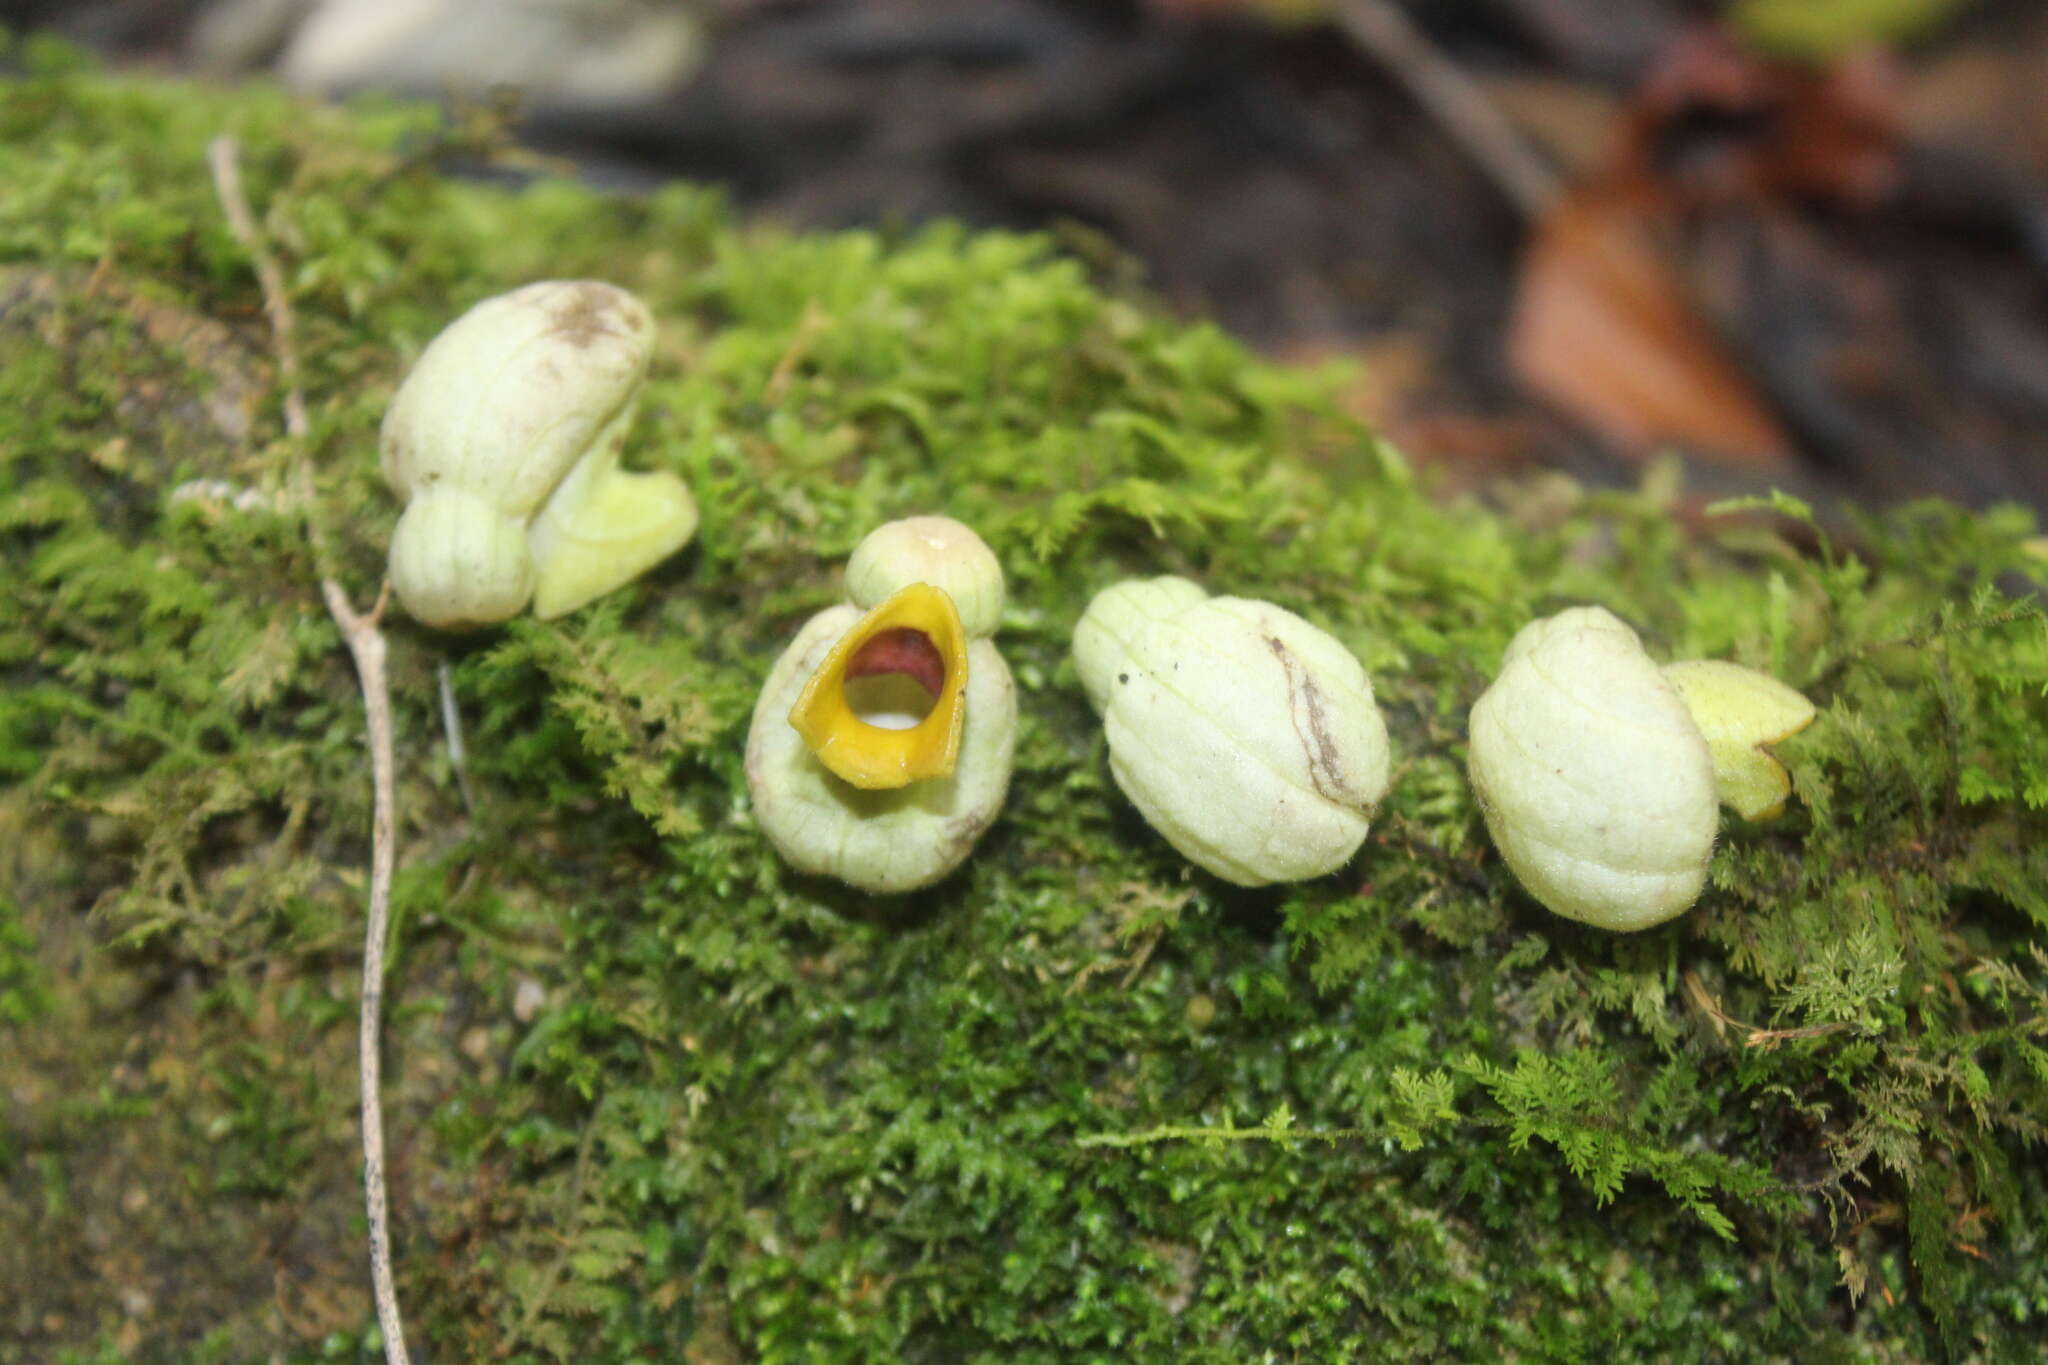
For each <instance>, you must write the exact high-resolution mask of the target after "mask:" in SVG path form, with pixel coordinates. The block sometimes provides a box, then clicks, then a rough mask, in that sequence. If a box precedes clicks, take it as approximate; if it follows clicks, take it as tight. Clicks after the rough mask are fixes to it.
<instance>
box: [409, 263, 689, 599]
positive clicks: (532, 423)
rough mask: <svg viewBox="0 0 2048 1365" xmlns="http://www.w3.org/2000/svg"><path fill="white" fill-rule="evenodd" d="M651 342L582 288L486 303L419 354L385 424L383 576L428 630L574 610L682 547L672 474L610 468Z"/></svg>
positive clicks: (617, 298) (567, 285) (642, 324)
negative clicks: (531, 609)
mask: <svg viewBox="0 0 2048 1365" xmlns="http://www.w3.org/2000/svg"><path fill="white" fill-rule="evenodd" d="M653 346H654V322H653V319H652V318H650V317H649V316H648V313H647V310H646V308H644V307H642V306H641V304H640V302H639V300H637V299H635V298H634V297H633V296H632V295H631V294H628V293H626V292H625V291H624V290H622V289H618V288H615V287H614V286H612V285H609V284H602V283H599V282H596V281H590V280H575V281H565V280H549V281H543V282H541V283H539V284H530V285H527V286H525V287H524V288H521V289H515V290H513V291H512V292H511V293H509V294H503V295H500V296H498V297H496V298H492V299H486V300H485V301H484V302H482V303H479V304H478V305H477V306H476V307H474V308H472V309H470V310H469V311H468V312H467V313H465V314H463V315H462V316H461V317H460V318H457V319H456V320H455V321H454V322H453V323H451V324H450V325H449V326H448V328H447V329H446V330H444V331H443V332H442V333H441V334H440V335H439V336H438V337H436V338H435V339H434V340H433V342H432V343H431V344H430V345H429V346H428V347H427V349H426V351H425V352H424V353H423V354H422V355H421V356H420V358H419V362H418V363H417V364H416V365H415V366H414V367H413V369H412V372H411V373H410V374H409V375H407V376H406V378H405V382H404V383H403V384H401V385H400V386H399V388H398V392H397V393H396V394H395V395H394V396H393V397H392V400H391V407H390V410H389V411H388V412H387V413H386V414H385V417H384V428H383V435H382V442H381V445H382V463H383V470H384V477H385V480H386V482H388V483H389V484H390V485H391V487H392V489H393V491H395V492H396V493H397V494H398V495H399V496H400V497H401V498H404V499H405V500H406V510H405V513H404V515H403V516H401V517H400V519H399V524H398V528H397V530H396V531H394V533H393V535H392V545H391V579H392V584H393V586H394V587H395V588H396V589H397V591H398V596H399V600H400V601H401V602H403V603H404V604H405V607H406V610H407V611H409V612H411V613H412V614H413V615H414V616H416V617H418V618H419V619H420V620H422V621H425V622H427V623H428V624H430V625H437V626H448V627H456V628H460V627H466V626H476V625H484V624H488V623H491V622H494V621H502V620H504V619H505V618H506V617H508V616H511V615H513V614H514V613H516V612H518V611H519V610H520V609H521V608H522V607H524V606H525V605H526V603H527V601H528V599H529V598H532V599H533V601H534V606H535V610H536V611H537V612H538V613H539V614H540V615H542V616H556V615H560V614H561V613H563V612H567V611H571V610H574V609H575V608H576V607H579V606H581V605H582V604H583V603H585V602H587V601H589V600H590V599H591V598H593V597H597V596H599V595H601V594H603V593H605V592H609V591H610V590H611V589H613V588H615V587H617V586H619V585H620V584H621V583H624V582H627V581H628V580H630V579H632V578H634V577H636V576H637V575H639V574H640V573H642V572H644V571H645V570H646V569H648V568H649V567H651V566H652V565H654V564H656V563H658V562H659V561H660V560H662V559H664V558H666V557H667V556H668V555H670V554H672V553H674V552H675V551H676V550H677V549H679V548H680V547H681V546H682V545H683V544H684V543H686V542H687V541H688V540H689V538H690V536H691V534H692V533H693V532H694V531H695V530H696V526H697V508H696V504H695V503H694V502H693V501H692V500H691V498H690V493H689V490H688V488H686V487H685V486H684V485H683V482H682V480H680V479H678V478H677V477H676V476H675V475H674V474H671V473H668V472H665V471H664V472H657V473H649V474H629V473H625V472H623V471H621V470H620V469H619V468H618V459H619V451H620V447H621V446H622V445H623V443H624V441H625V434H626V429H627V428H628V427H629V426H630V425H631V422H632V416H633V404H634V397H635V395H636V393H637V392H638V390H639V387H640V382H641V379H642V377H643V376H644V375H645V373H646V369H647V362H648V358H649V356H650V355H651V354H652V352H653Z"/></svg>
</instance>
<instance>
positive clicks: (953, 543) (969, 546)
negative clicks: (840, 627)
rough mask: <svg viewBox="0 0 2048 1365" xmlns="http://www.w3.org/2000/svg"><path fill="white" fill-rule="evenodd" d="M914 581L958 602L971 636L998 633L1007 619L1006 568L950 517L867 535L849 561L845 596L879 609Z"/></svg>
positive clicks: (894, 524)
mask: <svg viewBox="0 0 2048 1365" xmlns="http://www.w3.org/2000/svg"><path fill="white" fill-rule="evenodd" d="M912 583H929V584H931V585H932V586H933V587H935V588H938V589H939V590H941V591H942V592H944V593H945V594H946V595H947V596H948V597H950V598H952V599H953V607H954V610H956V611H958V612H959V613H960V625H961V628H962V629H964V630H965V631H966V632H967V634H968V635H969V636H970V637H974V638H979V637H981V636H985V635H993V634H995V632H996V626H997V625H998V624H999V623H1000V622H1001V621H1002V619H1003V566H1002V565H1001V564H1000V563H998V562H997V560H996V555H995V551H993V550H991V549H989V547H988V542H986V541H984V540H983V539H982V538H981V537H980V536H978V535H976V534H975V533H974V532H973V531H972V530H971V529H969V528H968V527H967V526H965V525H963V524H961V523H960V522H957V521H955V520H953V518H951V517H905V518H903V519H902V520H900V521H891V522H887V523H885V524H883V525H881V526H877V527H876V528H875V529H874V530H872V531H870V532H868V534H867V536H866V537H865V538H864V539H863V540H862V541H861V543H860V544H859V545H857V546H855V547H854V551H853V557H852V558H851V559H849V560H847V562H846V597H847V600H848V601H850V602H852V603H853V605H855V606H856V607H860V608H861V609H863V610H866V609H869V608H872V607H878V606H880V605H881V604H882V603H883V602H885V601H887V600H888V599H889V598H891V597H894V596H895V595H896V594H897V593H898V592H899V591H901V590H902V589H904V588H906V587H909V586H910V585H911V584H912Z"/></svg>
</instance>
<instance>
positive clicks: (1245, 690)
mask: <svg viewBox="0 0 2048 1365" xmlns="http://www.w3.org/2000/svg"><path fill="white" fill-rule="evenodd" d="M1074 649H1075V665H1076V668H1077V670H1078V671H1079V672H1080V674H1081V677H1082V681H1083V685H1084V686H1086V687H1087V689H1088V691H1089V696H1090V699H1091V700H1094V701H1096V702H1097V705H1098V706H1099V707H1100V709H1101V711H1102V719H1103V728H1104V730H1105V732H1106V733H1107V735H1108V737H1109V755H1110V772H1111V774H1112V775H1113V776H1114V777H1115V778H1116V781H1117V785H1118V786H1119V787H1121V788H1122V789H1123V791H1124V794H1125V795H1126V796H1128V797H1130V799H1131V802H1132V804H1133V805H1135V806H1137V808H1138V809H1139V811H1140V812H1141V813H1142V814H1143V815H1144V816H1145V819H1146V820H1147V821H1148V822H1149V823H1150V824H1151V825H1152V827H1153V828H1154V829H1156V830H1158V831H1159V832H1160V834H1162V835H1163V836H1165V838H1166V840H1167V842H1168V843H1170V844H1172V845H1173V846H1174V847H1175V848H1176V849H1178V850H1180V852H1181V853H1182V854H1183V855H1185V856H1186V857H1187V858H1188V859H1190V860H1191V861H1193V862H1195V863H1197V864H1199V865H1200V866H1202V867H1205V868H1207V869H1208V870H1209V871H1211V872H1213V873H1215V874H1216V875H1217V876H1219V877H1221V878H1223V879H1224V880H1225V881H1230V882H1235V883H1237V884H1238V885H1240V886H1263V885H1266V884H1268V883H1271V882H1287V881H1300V880H1303V879H1305V878H1309V877H1319V876H1322V875H1324V874H1325V873H1328V872H1334V871H1335V870H1336V869H1338V868H1339V867H1342V866H1343V865H1344V864H1345V863H1346V862H1348V861H1349V860H1350V858H1351V855H1352V854H1354V853H1356V852H1357V851H1358V846H1359V844H1360V843H1362V842H1363V841H1364V839H1365V835H1366V831H1367V829H1368V827H1369V824H1370V820H1371V817H1372V814H1373V811H1374V810H1375V808H1376V807H1377V806H1378V804H1379V801H1380V799H1381V798H1382V797H1383V796H1385V795H1386V791H1387V782H1388V750H1387V727H1386V723H1385V721H1384V720H1383V719H1382V718H1381V716H1380V712H1379V707H1378V706H1377V705H1376V704H1375V703H1374V701H1373V695H1372V683H1371V681H1370V680H1369V679H1367V677H1366V675H1365V670H1364V669H1363V668H1362V667H1360V665H1359V663H1358V660H1357V659H1355V658H1353V657H1352V655H1351V652H1350V651H1349V650H1347V649H1345V648H1344V646H1342V645H1341V644H1339V643H1338V642H1337V641H1336V640H1335V639H1333V638H1332V637H1331V636H1329V635H1328V634H1326V633H1324V632H1323V631H1321V630H1318V629H1317V628H1316V627H1315V626H1313V625H1310V624H1309V623H1308V622H1307V621H1304V620H1303V619H1302V618H1301V617H1299V616H1296V615H1295V614H1294V613H1293V612H1290V611H1287V610H1285V609H1283V608H1281V607H1276V606H1274V605H1273V604H1272V603H1270V602H1259V601H1253V600H1251V599H1248V598H1239V597H1215V598H1204V597H1203V596H1202V590H1201V589H1200V588H1199V587H1197V586H1196V585H1194V584H1192V583H1189V582H1188V581H1187V580H1186V579H1179V578H1164V579H1153V580H1150V581H1149V582H1136V583H1122V584H1118V585H1116V586H1115V587H1112V588H1108V589H1105V590H1104V591H1103V592H1101V593H1098V594H1097V595H1096V597H1095V600H1094V601H1093V602H1091V603H1090V604H1089V607H1088V610H1087V612H1086V613H1085V614H1084V615H1083V616H1082V618H1081V622H1080V625H1079V626H1078V627H1077V628H1076V630H1075V632H1074Z"/></svg>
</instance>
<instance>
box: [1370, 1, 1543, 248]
mask: <svg viewBox="0 0 2048 1365" xmlns="http://www.w3.org/2000/svg"><path fill="white" fill-rule="evenodd" d="M1333 12H1334V14H1335V17H1336V20H1337V26H1338V27H1339V28H1341V29H1342V30H1343V31H1344V33H1345V36H1347V37H1349V38H1350V39H1351V41H1352V42H1354V43H1356V44H1358V46H1359V47H1361V48H1363V49H1364V50H1365V51H1366V52H1367V53H1369V54H1370V55H1371V56H1372V57H1373V59H1374V60H1375V61H1377V62H1378V63H1379V64H1380V65H1381V66H1383V67H1385V68H1386V69H1387V71H1388V72H1389V73H1391V74H1392V75H1393V77H1394V79H1395V80H1397V81H1399V82H1400V83H1401V84H1402V85H1403V86H1404V87H1406V88H1407V91H1408V93H1409V94H1410V95H1412V96H1414V98H1415V102H1416V103H1417V104H1420V105H1421V106H1422V107H1423V109H1424V110H1425V111H1426V112H1427V113H1428V114H1429V116H1430V117H1431V118H1433V119H1435V120H1436V122H1437V123H1438V125H1439V126H1441V127H1442V128H1443V130H1444V131H1445V132H1446V133H1448V134H1450V136H1451V137H1452V138H1453V139H1454V140H1456V142H1457V143H1458V145H1459V146H1460V147H1462V148H1464V150H1465V154H1466V155H1467V156H1469V157H1471V158H1472V160H1473V161H1474V162H1476V163H1477V164H1478V166H1479V169H1480V170H1482V171H1484V172H1485V173H1486V175H1487V177H1488V178H1489V179H1491V180H1492V181H1493V183H1494V184H1495V185H1496V186H1498V187H1499V189H1500V192H1501V193H1502V194H1504V195H1506V196H1507V198H1508V202H1509V203H1511V204H1513V205H1514V206H1515V208H1516V209H1518V210H1519V211H1520V212H1521V215H1522V217H1523V218H1524V219H1526V220H1528V221H1530V222H1535V221H1537V220H1538V219H1540V218H1542V217H1543V215H1544V214H1545V213H1546V212H1547V211H1549V209H1550V208H1551V207H1552V206H1553V205H1554V204H1556V203H1557V201H1558V200H1559V199H1560V198H1562V197H1563V194H1564V187H1563V183H1562V182H1561V181H1560V180H1559V179H1558V177H1557V174H1556V172H1554V171H1552V170H1551V169H1550V167H1549V166H1548V165H1546V164H1544V161H1543V159H1542V158H1541V157H1540V156H1538V155H1537V154H1536V152H1535V151H1534V150H1533V149H1532V148H1531V147H1530V146H1529V143H1528V141H1527V140H1526V139H1524V138H1523V136H1522V135H1521V133H1520V132H1519V131H1518V130H1517V129H1516V128H1515V125H1514V124H1512V123H1510V122H1509V121H1508V118H1507V115H1505V114H1503V113H1501V111H1500V109H1499V107H1498V106H1497V105H1495V104H1494V102H1493V101H1492V100H1490V99H1488V98H1487V96H1486V92H1485V91H1484V90H1482V89H1480V88H1479V85H1478V84H1477V82H1475V81H1474V80H1473V79H1472V78H1471V77H1470V76H1468V75H1466V74H1465V73H1464V72H1463V71H1462V70H1460V69H1459V68H1458V66H1457V65H1456V64H1455V63H1453V62H1452V61H1451V60H1450V59H1449V58H1447V57H1445V56H1444V55H1443V53H1441V52H1439V51H1437V49H1436V46H1435V44H1433V43H1431V42H1430V41H1429V39H1428V38H1427V37H1426V36H1424V34H1423V33H1422V31H1421V30H1420V29H1418V28H1416V27H1415V24H1414V21H1412V20H1411V19H1409V17H1408V16H1407V15H1406V14H1404V13H1403V12H1402V11H1401V10H1400V9H1399V8H1398V7H1396V6H1395V5H1394V4H1392V3H1391V0H1336V3H1335V6H1334V10H1333Z"/></svg>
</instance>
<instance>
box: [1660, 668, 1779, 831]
mask: <svg viewBox="0 0 2048 1365" xmlns="http://www.w3.org/2000/svg"><path fill="white" fill-rule="evenodd" d="M1664 676H1665V677H1666V678H1668V679H1670V681H1671V684H1672V686H1674V687H1676V688H1677V689H1678V695H1679V697H1680V699H1681V700H1683V701H1684V702H1685V709H1686V710H1688V711H1690V712H1691V713H1692V719H1693V723H1694V724H1695V725H1697V726H1699V727H1700V733H1701V734H1702V735H1704V736H1706V740H1707V752H1708V753H1709V754H1710V755H1712V757H1713V760H1714V786H1715V788H1716V789H1717V792H1718V794H1719V796H1720V798H1721V800H1722V802H1723V803H1724V804H1726V805H1727V806H1728V807H1729V808H1731V809H1732V810H1734V812H1735V813H1736V814H1737V815H1740V816H1741V817H1742V818H1743V819H1745V820H1774V819H1776V818H1777V817H1778V816H1779V815H1780V814H1782V813H1783V812H1784V809H1785V798H1786V797H1788V796H1790V795H1791V794H1792V775H1791V774H1790V773H1788V772H1786V771H1785V765H1784V764H1782V763H1780V762H1778V760H1777V759H1775V758H1773V757H1771V755H1770V754H1768V753H1766V752H1765V751H1764V746H1765V745H1766V744H1776V743H1777V742H1778V741H1779V740H1781V739H1787V738H1789V737H1791V736H1792V735H1795V734H1797V733H1799V732H1800V731H1801V730H1804V729H1805V728H1806V727H1807V726H1809V725H1811V724H1812V723H1813V717H1814V709H1813V703H1812V702H1810V701H1808V700H1807V699H1806V698H1805V697H1803V696H1801V695H1800V694H1799V693H1797V692H1795V691H1793V690H1792V689H1791V688H1789V687H1787V686H1785V684H1783V683H1781V682H1779V681H1778V680H1777V679H1776V678H1773V677H1772V676H1770V674H1768V673H1759V672H1757V671H1756V670H1755V669H1753V668H1744V667H1743V666H1742V665H1740V664H1731V663H1727V662H1724V661H1722V660H1718V659H1697V660H1689V661H1687V662H1685V663H1678V664H1667V665H1665V667H1664Z"/></svg>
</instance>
